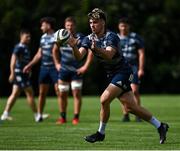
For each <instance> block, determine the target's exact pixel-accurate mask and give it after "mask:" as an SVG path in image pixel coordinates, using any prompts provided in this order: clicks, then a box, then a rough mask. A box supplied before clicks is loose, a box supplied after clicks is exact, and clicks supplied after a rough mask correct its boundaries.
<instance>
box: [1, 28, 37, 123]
mask: <svg viewBox="0 0 180 151" xmlns="http://www.w3.org/2000/svg"><path fill="white" fill-rule="evenodd" d="M30 39H31V35H30V32H29V31H28V30H21V32H20V42H19V43H18V44H17V45H16V46H15V47H14V50H13V53H12V56H11V62H10V76H9V82H10V83H13V86H12V93H11V95H10V96H9V98H8V100H7V103H6V106H5V109H4V112H3V114H2V116H1V120H12V117H11V116H10V115H9V113H10V111H11V109H12V107H13V105H14V104H15V102H16V99H17V97H18V96H19V95H20V93H21V91H24V92H25V94H26V98H27V101H28V104H29V105H30V107H31V109H32V111H33V113H34V117H35V119H36V117H37V109H36V104H35V101H34V94H33V89H32V86H31V81H30V73H23V68H24V66H25V65H27V64H28V63H29V61H30V51H29V49H28V44H29V43H30Z"/></svg>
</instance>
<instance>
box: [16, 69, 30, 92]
mask: <svg viewBox="0 0 180 151" xmlns="http://www.w3.org/2000/svg"><path fill="white" fill-rule="evenodd" d="M13 84H15V85H17V86H19V87H20V88H22V89H24V88H27V87H30V86H32V84H31V80H30V74H25V73H22V72H15V79H14V81H13Z"/></svg>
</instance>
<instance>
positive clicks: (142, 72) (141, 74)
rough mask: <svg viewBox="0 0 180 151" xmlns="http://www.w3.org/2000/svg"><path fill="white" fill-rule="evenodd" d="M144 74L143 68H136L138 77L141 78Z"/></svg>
mask: <svg viewBox="0 0 180 151" xmlns="http://www.w3.org/2000/svg"><path fill="white" fill-rule="evenodd" d="M143 76H144V70H138V77H139V78H142V77H143Z"/></svg>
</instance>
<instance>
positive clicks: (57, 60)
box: [52, 44, 61, 71]
mask: <svg viewBox="0 0 180 151" xmlns="http://www.w3.org/2000/svg"><path fill="white" fill-rule="evenodd" d="M52 56H53V60H54V64H55V67H56V69H57V70H58V71H59V70H60V68H61V64H60V57H59V47H58V45H57V44H54V46H53V49H52Z"/></svg>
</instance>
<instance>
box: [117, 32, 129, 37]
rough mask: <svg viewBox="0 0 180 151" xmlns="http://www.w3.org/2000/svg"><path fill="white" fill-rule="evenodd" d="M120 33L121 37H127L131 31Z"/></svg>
mask: <svg viewBox="0 0 180 151" xmlns="http://www.w3.org/2000/svg"><path fill="white" fill-rule="evenodd" d="M119 35H120V36H121V37H127V36H128V35H129V32H120V33H119Z"/></svg>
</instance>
